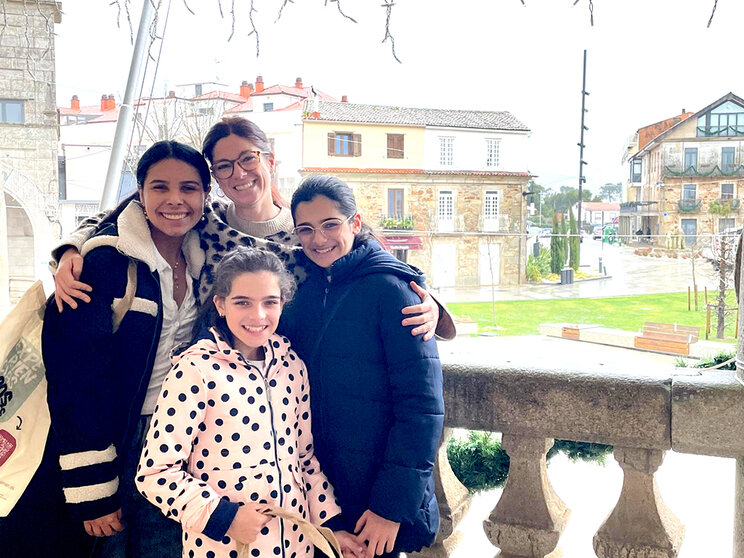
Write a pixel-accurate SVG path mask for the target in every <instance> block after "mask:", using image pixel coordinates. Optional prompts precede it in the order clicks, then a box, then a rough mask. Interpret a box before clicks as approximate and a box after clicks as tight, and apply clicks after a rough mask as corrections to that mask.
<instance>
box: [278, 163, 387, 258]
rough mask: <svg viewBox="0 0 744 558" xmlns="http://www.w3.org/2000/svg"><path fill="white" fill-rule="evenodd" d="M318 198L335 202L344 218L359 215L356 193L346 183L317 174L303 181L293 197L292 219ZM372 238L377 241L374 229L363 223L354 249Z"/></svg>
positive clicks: (355, 240)
mask: <svg viewBox="0 0 744 558" xmlns="http://www.w3.org/2000/svg"><path fill="white" fill-rule="evenodd" d="M318 196H324V197H326V198H328V199H329V200H331V201H332V202H334V203H335V204H336V207H338V210H339V211H340V212H341V213H342V214H343V216H344V217H351V216H352V215H356V214H357V213H358V210H357V205H356V198H354V192H352V191H351V188H349V185H348V184H346V182H344V181H343V180H341V179H340V178H336V177H335V176H330V175H327V174H316V175H313V176H308V177H307V178H306V179H305V180H303V181H302V183H301V184H300V185H299V186H298V187H297V190H295V192H294V194H293V195H292V204H291V210H292V219H294V218H295V211H296V210H297V206H298V205H300V204H301V203H303V202H310V201H312V200H314V199H315V198H316V197H318ZM371 238H374V239H375V240H377V237H376V236H375V235H374V233H373V232H372V229H371V228H370V227H369V226H368V225H367V224H365V223H364V222H362V228H361V229H360V231H359V232H358V233H357V234H356V235H355V236H354V246H353V247H354V248H356V247H357V246H359V245H360V244H363V243H364V242H366V241H367V240H369V239H371Z"/></svg>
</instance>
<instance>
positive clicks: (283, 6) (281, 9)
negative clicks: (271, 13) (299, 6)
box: [274, 0, 294, 23]
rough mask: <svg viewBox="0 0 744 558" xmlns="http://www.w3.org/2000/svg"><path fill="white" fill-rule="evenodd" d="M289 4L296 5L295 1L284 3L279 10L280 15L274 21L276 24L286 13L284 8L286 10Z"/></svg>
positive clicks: (287, 0)
mask: <svg viewBox="0 0 744 558" xmlns="http://www.w3.org/2000/svg"><path fill="white" fill-rule="evenodd" d="M287 4H294V0H284V2H282V6H281V8H279V13H278V14H277V16H276V19H275V20H274V23H276V22H277V21H279V18H280V17H282V12H284V8H285V6H286V5H287Z"/></svg>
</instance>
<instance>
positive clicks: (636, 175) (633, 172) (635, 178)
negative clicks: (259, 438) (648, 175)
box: [630, 159, 641, 182]
mask: <svg viewBox="0 0 744 558" xmlns="http://www.w3.org/2000/svg"><path fill="white" fill-rule="evenodd" d="M630 181H631V182H640V181H641V160H640V159H633V162H632V163H631V165H630Z"/></svg>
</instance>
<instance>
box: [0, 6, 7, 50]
mask: <svg viewBox="0 0 744 558" xmlns="http://www.w3.org/2000/svg"><path fill="white" fill-rule="evenodd" d="M2 9H3V24H2V25H1V26H0V41H2V39H3V34H5V30H6V29H7V27H8V6H7V5H6V3H5V0H2Z"/></svg>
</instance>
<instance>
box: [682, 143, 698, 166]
mask: <svg viewBox="0 0 744 558" xmlns="http://www.w3.org/2000/svg"><path fill="white" fill-rule="evenodd" d="M697 153H698V150H697V147H686V148H685V167H684V170H685V171H687V170H688V169H690V167H692V170H696V169H697Z"/></svg>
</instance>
